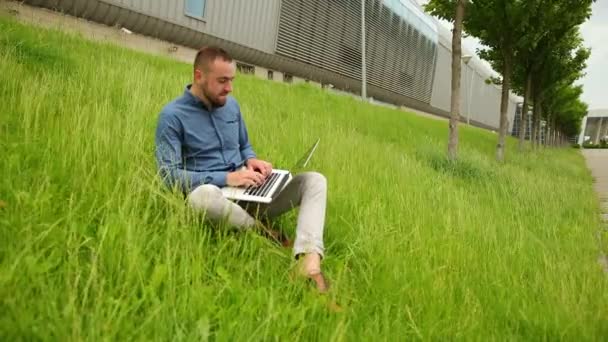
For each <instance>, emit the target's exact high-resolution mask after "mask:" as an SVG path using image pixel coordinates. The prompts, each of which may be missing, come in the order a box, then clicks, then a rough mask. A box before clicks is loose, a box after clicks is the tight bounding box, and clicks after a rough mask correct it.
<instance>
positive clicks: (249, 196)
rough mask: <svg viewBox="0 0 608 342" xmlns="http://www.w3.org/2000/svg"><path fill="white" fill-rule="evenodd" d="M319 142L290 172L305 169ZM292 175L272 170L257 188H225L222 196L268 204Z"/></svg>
mask: <svg viewBox="0 0 608 342" xmlns="http://www.w3.org/2000/svg"><path fill="white" fill-rule="evenodd" d="M319 141H321V139H320V138H319V139H317V141H316V142H315V143H314V144H313V145H312V147H311V148H310V149H309V150H308V151H307V152H306V154H304V156H303V157H302V158H300V160H298V162H297V163H296V165H294V167H293V168H291V170H299V169H303V168H304V167H306V165H307V164H308V162H309V161H310V158H311V157H312V155H313V153H315V150H316V149H317V146H319ZM292 178H293V176H292V174H291V172H290V171H288V170H279V169H273V170H272V173H271V174H270V175H269V176H268V178H266V180H265V181H264V183H262V184H261V185H259V186H250V187H233V186H226V187H223V188H222V193H223V194H224V196H225V197H226V198H228V199H231V200H236V201H247V202H258V203H270V202H272V200H273V199H274V198H275V197H276V196H277V195H278V194H279V193H280V192H281V190H283V189H284V188H285V186H286V185H287V184H289V182H291V179H292Z"/></svg>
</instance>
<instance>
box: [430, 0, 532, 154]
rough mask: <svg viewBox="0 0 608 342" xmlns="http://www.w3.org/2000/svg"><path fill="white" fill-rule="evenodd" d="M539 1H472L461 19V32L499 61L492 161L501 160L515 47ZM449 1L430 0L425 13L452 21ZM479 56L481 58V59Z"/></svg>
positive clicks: (450, 0)
mask: <svg viewBox="0 0 608 342" xmlns="http://www.w3.org/2000/svg"><path fill="white" fill-rule="evenodd" d="M537 1H541V0H529V1H519V0H475V1H471V2H470V3H469V4H468V6H467V15H466V16H465V18H464V21H463V24H464V29H465V31H466V32H468V33H469V34H471V35H473V36H475V37H477V38H478V39H479V40H480V41H481V43H482V44H483V45H485V46H487V47H488V49H487V50H485V51H486V54H492V55H494V56H495V58H497V59H500V61H501V66H502V68H501V70H499V71H500V73H501V74H502V95H501V101H500V125H499V130H498V131H499V133H498V144H497V146H496V158H497V159H498V160H499V161H502V160H504V152H505V151H504V150H505V137H506V135H507V128H508V121H507V108H508V104H509V89H510V86H511V75H512V71H513V62H514V59H515V51H516V47H517V44H518V43H519V41H520V39H521V37H522V36H524V35H525V32H526V30H527V29H528V28H529V26H530V17H531V13H530V12H529V11H528V7H530V4H536V2H537ZM452 3H453V0H431V2H430V3H429V5H428V6H427V10H429V11H430V12H431V14H433V15H436V16H439V17H440V18H444V19H448V20H453V18H454V17H453V14H452V13H453V12H450V11H449V8H453V7H450V5H451V4H452ZM482 57H483V56H482Z"/></svg>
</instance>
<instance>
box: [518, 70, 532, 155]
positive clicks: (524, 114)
mask: <svg viewBox="0 0 608 342" xmlns="http://www.w3.org/2000/svg"><path fill="white" fill-rule="evenodd" d="M531 89H532V73H531V72H528V76H527V77H526V83H525V84H524V103H523V106H522V109H521V120H519V150H520V151H523V149H524V142H525V140H526V130H527V128H528V127H527V125H526V124H527V123H528V101H529V98H530V91H531Z"/></svg>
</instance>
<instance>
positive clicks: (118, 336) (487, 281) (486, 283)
mask: <svg viewBox="0 0 608 342" xmlns="http://www.w3.org/2000/svg"><path fill="white" fill-rule="evenodd" d="M190 78H191V66H190V65H188V64H184V63H179V62H176V61H172V60H169V59H165V58H161V57H155V56H150V55H145V54H142V53H138V52H134V51H131V50H127V49H124V48H119V47H116V46H113V45H108V44H100V43H94V42H91V41H87V40H85V39H83V38H82V37H78V36H74V35H66V34H63V33H60V32H57V31H48V30H42V29H39V28H34V27H30V26H24V25H22V24H19V23H17V22H15V21H14V20H13V19H10V18H7V17H1V16H0V151H2V156H1V158H0V174H1V175H2V178H1V179H0V200H1V201H2V202H3V204H2V206H3V207H2V208H0V340H3V341H16V340H60V341H64V340H85V339H86V340H206V339H213V340H221V341H224V340H230V341H233V340H259V339H270V340H274V339H277V340H300V341H310V340H344V341H352V340H370V341H383V340H389V341H394V340H414V339H424V340H431V339H466V340H470V339H474V340H496V339H498V340H558V339H566V340H605V339H606V338H607V337H608V278H607V277H606V275H605V274H603V273H602V271H601V268H600V266H599V264H598V263H597V258H598V255H599V253H600V250H604V251H607V250H608V246H606V245H603V246H602V245H600V243H599V242H598V235H597V233H598V231H599V229H600V228H599V227H600V222H599V205H598V201H597V199H596V197H595V195H594V193H593V190H592V179H591V176H590V173H589V172H588V170H587V169H586V168H585V165H584V161H583V158H582V156H581V155H580V153H579V152H578V151H577V150H575V149H542V150H539V151H525V152H518V151H517V148H516V141H515V140H512V139H509V141H508V145H507V155H506V162H505V163H502V164H501V163H497V162H496V161H495V160H494V150H495V145H496V140H497V139H496V138H497V137H496V135H495V134H493V133H492V132H489V131H485V130H481V129H477V128H474V127H467V126H464V125H463V126H461V131H460V132H461V136H460V142H461V144H460V160H459V162H457V163H449V162H447V161H446V159H445V155H446V151H445V150H446V140H447V123H446V122H443V121H437V120H431V119H428V118H424V117H419V116H416V115H414V114H411V113H407V112H403V111H398V110H392V109H389V108H384V107H379V106H373V105H369V104H365V103H362V102H361V101H357V100H356V99H353V98H350V97H348V96H340V95H335V94H332V93H330V92H327V91H324V90H322V89H318V88H315V87H313V86H312V85H309V84H298V85H288V84H282V83H277V82H271V81H264V80H259V79H256V78H253V77H251V76H247V75H239V76H238V77H237V80H236V82H235V91H234V96H235V97H236V98H237V99H238V100H239V102H240V104H241V108H242V113H243V116H244V118H245V120H246V121H247V124H248V128H249V134H250V138H251V140H252V143H253V144H254V148H255V150H256V152H257V153H258V155H259V156H260V157H262V158H264V159H268V160H270V161H272V162H273V164H274V165H275V166H277V167H285V168H288V167H290V166H291V165H293V164H294V163H295V162H296V161H297V159H299V157H300V156H301V154H303V153H304V152H305V150H306V149H307V148H308V147H309V145H310V144H312V143H313V142H314V140H315V139H316V138H317V137H319V138H320V139H321V143H320V146H319V148H318V149H317V152H316V153H315V155H314V157H313V158H312V161H311V166H310V167H311V168H312V169H315V170H317V171H319V172H322V173H323V174H325V175H326V176H327V178H328V185H329V198H328V214H327V220H326V233H325V241H326V247H327V250H326V253H327V257H326V260H325V263H324V266H325V270H326V274H327V275H328V277H329V278H330V280H331V281H332V290H331V292H330V294H328V295H325V296H319V295H318V294H316V293H315V291H314V290H312V289H311V287H309V286H308V285H307V284H306V283H304V282H302V281H300V280H299V279H294V277H293V276H292V268H293V265H294V262H293V260H292V257H291V251H289V250H287V249H282V248H280V247H278V246H276V245H273V244H272V243H271V242H269V241H268V240H266V239H264V238H263V237H260V236H258V235H257V234H255V233H251V232H248V233H242V234H234V233H230V232H228V231H227V230H226V229H222V228H221V227H211V226H209V225H207V224H206V223H204V222H202V220H201V219H200V216H199V215H197V214H196V213H193V212H191V211H190V210H188V208H187V206H186V205H185V203H184V200H183V197H182V196H181V195H180V194H176V193H171V192H169V191H167V190H165V188H164V187H163V186H162V184H161V182H160V180H159V179H158V177H157V175H156V164H155V160H154V131H155V127H156V121H157V117H158V113H159V111H160V109H161V108H162V107H163V106H164V104H165V103H167V102H168V101H170V100H171V99H173V98H175V97H177V96H179V95H180V94H181V93H182V92H183V90H184V87H185V85H186V84H187V83H188V82H189V80H190ZM294 218H295V216H294V214H289V215H287V216H286V217H284V218H282V219H281V221H280V225H281V226H283V227H284V228H285V229H286V231H287V232H288V233H289V234H293V228H294V224H295V220H294ZM604 241H606V239H604ZM332 303H337V304H339V305H340V306H341V307H342V309H343V310H342V311H341V312H336V310H332V307H333V304H332Z"/></svg>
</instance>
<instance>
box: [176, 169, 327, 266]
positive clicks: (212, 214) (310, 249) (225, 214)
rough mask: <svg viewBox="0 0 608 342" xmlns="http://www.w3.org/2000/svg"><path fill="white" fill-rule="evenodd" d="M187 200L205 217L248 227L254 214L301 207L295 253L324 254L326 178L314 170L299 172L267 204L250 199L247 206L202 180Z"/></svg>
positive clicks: (270, 215) (272, 215)
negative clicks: (253, 202) (231, 199)
mask: <svg viewBox="0 0 608 342" xmlns="http://www.w3.org/2000/svg"><path fill="white" fill-rule="evenodd" d="M188 203H189V204H190V206H192V208H194V209H195V210H198V211H201V212H205V213H206V217H207V218H208V219H210V220H212V221H215V222H218V221H221V220H226V221H227V222H228V224H230V225H231V226H235V227H240V228H251V227H253V226H254V225H255V223H256V218H258V219H262V218H268V219H273V218H275V217H278V216H280V215H281V214H283V213H285V212H287V211H290V210H291V209H293V208H295V207H298V206H299V207H300V212H299V214H298V223H297V226H296V239H295V242H294V247H293V252H294V255H298V254H301V253H319V254H320V255H321V256H323V252H324V247H323V226H324V224H325V206H326V203H327V181H326V179H325V177H324V176H323V175H322V174H320V173H317V172H305V173H302V174H298V175H296V176H295V177H293V179H292V180H291V182H289V184H287V186H286V187H285V188H284V189H283V191H281V193H279V195H278V196H277V197H276V198H275V199H274V200H273V201H272V202H271V203H269V204H257V205H255V206H252V205H251V203H249V204H248V205H247V206H246V209H245V208H243V207H241V206H240V205H238V204H236V203H234V202H232V201H230V200H228V199H226V198H225V197H224V195H223V194H222V191H221V190H220V188H218V187H217V186H215V185H211V184H205V185H201V186H199V187H197V188H196V189H194V190H193V191H192V192H191V193H190V194H189V195H188Z"/></svg>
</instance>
